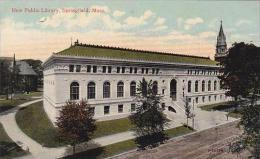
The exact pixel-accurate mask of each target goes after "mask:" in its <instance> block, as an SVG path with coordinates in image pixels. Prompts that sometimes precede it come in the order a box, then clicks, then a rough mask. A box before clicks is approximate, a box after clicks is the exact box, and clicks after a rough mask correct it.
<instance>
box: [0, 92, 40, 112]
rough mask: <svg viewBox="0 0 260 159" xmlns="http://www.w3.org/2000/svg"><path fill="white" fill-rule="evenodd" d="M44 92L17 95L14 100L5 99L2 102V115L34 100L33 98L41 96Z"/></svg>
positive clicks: (0, 105)
mask: <svg viewBox="0 0 260 159" xmlns="http://www.w3.org/2000/svg"><path fill="white" fill-rule="evenodd" d="M41 95H42V92H31V93H29V94H15V96H14V97H13V99H12V100H10V99H9V100H6V99H4V97H3V99H2V100H0V113H1V112H4V111H6V110H9V109H12V108H14V107H16V106H17V105H19V104H22V103H25V102H28V101H31V100H33V99H32V98H31V97H33V96H41Z"/></svg>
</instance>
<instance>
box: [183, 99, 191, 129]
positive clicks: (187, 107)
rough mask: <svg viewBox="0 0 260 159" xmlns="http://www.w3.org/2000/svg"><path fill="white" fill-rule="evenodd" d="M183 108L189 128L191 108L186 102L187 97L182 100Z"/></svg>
mask: <svg viewBox="0 0 260 159" xmlns="http://www.w3.org/2000/svg"><path fill="white" fill-rule="evenodd" d="M184 108H185V115H186V119H187V126H189V118H191V114H192V113H191V106H190V104H189V101H188V97H186V98H185V99H184Z"/></svg>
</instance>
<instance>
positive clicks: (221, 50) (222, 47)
mask: <svg viewBox="0 0 260 159" xmlns="http://www.w3.org/2000/svg"><path fill="white" fill-rule="evenodd" d="M226 55H227V43H226V36H225V34H224V31H223V27H222V21H221V24H220V29H219V33H218V37H217V45H216V53H215V60H216V61H218V62H220V61H221V60H222V59H223V58H225V56H226Z"/></svg>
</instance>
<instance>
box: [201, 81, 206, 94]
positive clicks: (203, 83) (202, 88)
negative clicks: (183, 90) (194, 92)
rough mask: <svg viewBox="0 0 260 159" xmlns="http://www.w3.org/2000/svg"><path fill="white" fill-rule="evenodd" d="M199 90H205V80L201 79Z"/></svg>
mask: <svg viewBox="0 0 260 159" xmlns="http://www.w3.org/2000/svg"><path fill="white" fill-rule="evenodd" d="M201 91H202V92H204V91H205V81H204V80H203V81H202V84H201Z"/></svg>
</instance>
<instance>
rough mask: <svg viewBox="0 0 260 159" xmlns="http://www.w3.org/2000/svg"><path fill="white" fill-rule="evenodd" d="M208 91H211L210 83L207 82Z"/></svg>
mask: <svg viewBox="0 0 260 159" xmlns="http://www.w3.org/2000/svg"><path fill="white" fill-rule="evenodd" d="M208 91H211V81H208Z"/></svg>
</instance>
